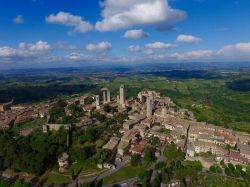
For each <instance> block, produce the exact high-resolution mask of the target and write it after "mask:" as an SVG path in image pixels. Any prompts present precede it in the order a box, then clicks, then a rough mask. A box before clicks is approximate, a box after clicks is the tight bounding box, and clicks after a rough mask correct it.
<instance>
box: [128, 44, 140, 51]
mask: <svg viewBox="0 0 250 187" xmlns="http://www.w3.org/2000/svg"><path fill="white" fill-rule="evenodd" d="M128 50H129V51H130V52H139V51H141V50H142V48H141V47H140V46H139V45H130V46H129V47H128Z"/></svg>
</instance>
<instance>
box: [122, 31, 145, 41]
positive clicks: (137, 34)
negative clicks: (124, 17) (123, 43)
mask: <svg viewBox="0 0 250 187" xmlns="http://www.w3.org/2000/svg"><path fill="white" fill-rule="evenodd" d="M123 37H124V38H129V39H142V38H147V37H149V34H148V33H146V32H144V31H143V30H142V29H140V30H128V31H126V32H125V34H124V35H123Z"/></svg>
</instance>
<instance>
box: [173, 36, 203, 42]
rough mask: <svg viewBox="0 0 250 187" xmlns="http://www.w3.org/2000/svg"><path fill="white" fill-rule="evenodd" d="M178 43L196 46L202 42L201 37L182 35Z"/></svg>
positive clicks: (178, 38)
mask: <svg viewBox="0 0 250 187" xmlns="http://www.w3.org/2000/svg"><path fill="white" fill-rule="evenodd" d="M176 41H177V42H184V43H192V44H196V43H199V42H200V41H201V39H200V38H199V37H196V36H192V35H184V34H180V35H179V36H178V37H177V39H176Z"/></svg>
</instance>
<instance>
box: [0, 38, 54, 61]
mask: <svg viewBox="0 0 250 187" xmlns="http://www.w3.org/2000/svg"><path fill="white" fill-rule="evenodd" d="M51 50H52V47H51V46H50V44H48V43H47V42H44V41H41V40H40V41H37V42H36V43H28V44H26V43H24V42H21V43H20V44H19V47H18V48H11V47H6V46H5V47H0V57H3V58H8V59H9V58H18V57H19V58H29V57H38V56H40V55H44V54H46V53H49V52H51Z"/></svg>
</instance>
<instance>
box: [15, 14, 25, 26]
mask: <svg viewBox="0 0 250 187" xmlns="http://www.w3.org/2000/svg"><path fill="white" fill-rule="evenodd" d="M13 22H14V23H16V24H23V22H24V19H23V16H22V15H17V16H16V17H15V18H14V19H13Z"/></svg>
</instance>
